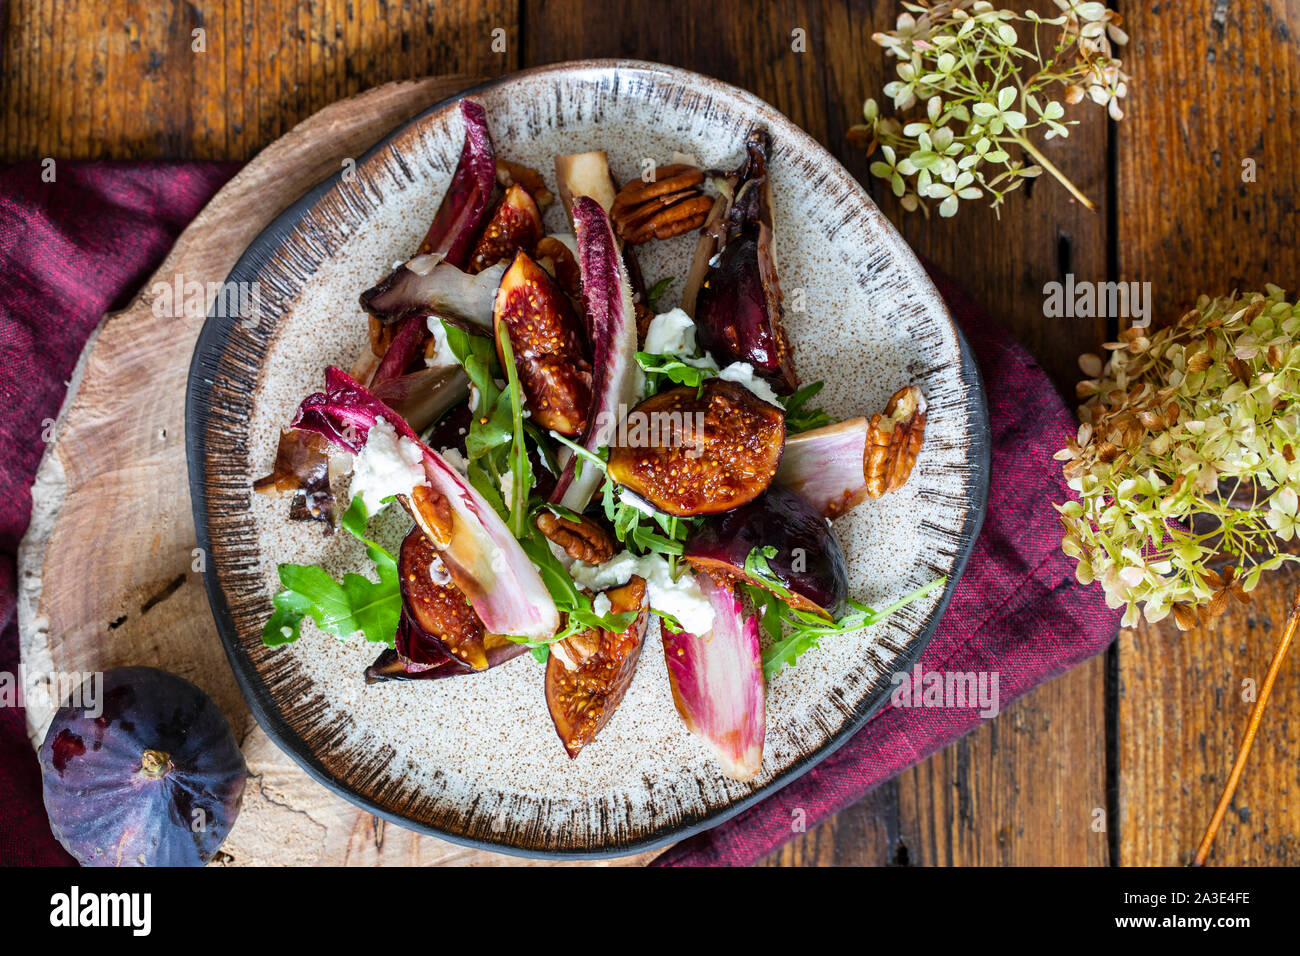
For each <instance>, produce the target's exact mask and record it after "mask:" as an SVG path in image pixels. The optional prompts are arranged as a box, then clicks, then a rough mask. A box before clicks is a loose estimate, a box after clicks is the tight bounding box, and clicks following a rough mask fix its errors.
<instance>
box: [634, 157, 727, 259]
mask: <svg viewBox="0 0 1300 956" xmlns="http://www.w3.org/2000/svg"><path fill="white" fill-rule="evenodd" d="M703 181H704V171H703V170H702V169H700V168H699V167H698V166H688V165H686V164H684V163H673V164H672V165H669V166H661V167H659V168H658V169H657V170H656V175H655V178H654V179H653V180H651V181H649V182H646V181H645V180H642V179H634V180H632V181H631V182H630V183H628V184H627V185H626V186H624V187H623V188H622V189H620V190H619V192H618V195H617V196H615V197H614V204H613V205H612V206H611V207H610V210H609V216H610V219H611V220H612V221H613V223H614V229H615V231H617V232H618V236H619V238H620V239H622V240H623V241H624V242H626V243H629V244H631V245H634V246H635V245H640V244H641V243H643V242H649V241H650V240H651V239H671V238H672V237H673V236H680V235H681V234H682V233H685V232H690V231H691V230H693V229H699V228H700V227H701V226H703V225H704V220H705V219H707V218H708V215H709V211H710V210H711V209H712V208H713V199H712V198H710V197H709V196H706V195H705V194H704V191H703V190H702V189H701V188H700V184H701V183H702V182H703Z"/></svg>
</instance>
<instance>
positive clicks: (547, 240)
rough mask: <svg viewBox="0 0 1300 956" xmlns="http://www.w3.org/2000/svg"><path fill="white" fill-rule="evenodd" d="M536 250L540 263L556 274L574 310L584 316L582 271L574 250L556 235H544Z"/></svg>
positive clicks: (552, 273)
mask: <svg viewBox="0 0 1300 956" xmlns="http://www.w3.org/2000/svg"><path fill="white" fill-rule="evenodd" d="M535 251H536V253H537V262H538V265H540V266H541V267H542V268H543V269H545V270H546V271H547V272H549V273H550V274H551V275H553V276H555V281H556V282H558V283H559V284H560V288H561V289H563V290H564V294H565V295H567V296H568V297H569V304H570V305H572V306H573V311H574V312H575V313H577V315H578V317H579V318H582V317H583V316H584V314H585V312H586V310H585V308H584V307H583V304H582V271H581V270H580V269H579V268H578V260H577V259H576V258H575V257H574V255H573V250H572V249H570V248H569V247H568V245H566V244H565V243H564V242H563V241H562V240H560V239H557V238H556V237H555V236H543V237H542V238H541V239H539V240H538V241H537V246H536V249H535Z"/></svg>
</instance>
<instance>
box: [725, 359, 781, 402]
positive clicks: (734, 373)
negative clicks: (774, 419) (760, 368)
mask: <svg viewBox="0 0 1300 956" xmlns="http://www.w3.org/2000/svg"><path fill="white" fill-rule="evenodd" d="M718 378H721V379H726V380H727V381H728V382H735V383H736V384H737V385H743V386H745V388H747V389H749V390H750V391H751V392H753V393H754V394H755V395H757V396H758V397H759V398H761V399H762V400H763V401H765V402H769V403H771V404H773V405H775V406H777V407H778V408H780V407H781V403H780V401H779V400H778V399H777V397H776V392H774V391H772V386H771V385H768V384H767V382H765V381H763V380H762V379H761V378H759V377H758V376H757V375H755V374H754V366H752V365H750V364H749V363H748V362H732V363H731V364H730V365H728V366H727V367H726V368H724V369H723V370H722V371H721V372H719V373H718Z"/></svg>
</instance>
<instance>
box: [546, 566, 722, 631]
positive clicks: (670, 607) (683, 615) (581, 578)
mask: <svg viewBox="0 0 1300 956" xmlns="http://www.w3.org/2000/svg"><path fill="white" fill-rule="evenodd" d="M569 571H570V573H571V574H572V575H573V580H574V582H575V583H577V584H579V585H581V586H582V587H585V588H587V589H588V590H589V591H604V590H607V589H609V588H615V587H619V586H620V585H623V584H627V582H628V581H629V580H631V578H632V576H633V575H634V574H635V575H639V576H641V577H642V578H645V582H646V590H647V591H648V592H649V595H650V606H651V607H652V608H654V609H655V610H656V611H662V612H663V613H665V614H671V615H672V616H673V617H675V618H676V619H677V620H678V621H680V622H681V625H682V627H684V628H685V629H686V630H688V631H690V632H691V633H692V634H707V633H708V632H709V631H711V630H712V629H713V605H711V604H710V603H709V600H708V598H706V597H705V596H704V592H703V591H701V590H700V586H699V584H697V583H696V581H695V576H694V575H693V574H691V573H690V572H684V573H683V574H682V576H681V577H680V578H678V579H677V580H676V581H674V580H673V576H672V574H671V572H670V571H669V570H668V560H667V559H666V558H665V557H664V556H663V555H661V554H647V555H645V556H644V557H637V556H636V555H634V554H632V553H631V552H630V551H620V552H619V553H618V554H616V555H614V557H612V558H610V559H609V560H608V561H606V562H605V563H604V564H597V565H594V566H593V565H589V564H583V563H582V562H581V561H577V562H574V564H573V566H572V567H571V568H570V569H569Z"/></svg>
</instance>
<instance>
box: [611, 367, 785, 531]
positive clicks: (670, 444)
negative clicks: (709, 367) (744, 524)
mask: <svg viewBox="0 0 1300 956" xmlns="http://www.w3.org/2000/svg"><path fill="white" fill-rule="evenodd" d="M617 441H618V443H617V444H615V445H613V446H611V448H610V451H609V473H610V475H611V476H612V477H613V478H614V480H615V481H617V482H618V483H619V484H621V485H623V486H624V487H626V488H628V489H630V490H631V491H633V492H635V493H636V494H638V495H640V496H641V497H642V498H645V499H646V500H647V501H649V502H650V503H651V504H653V505H654V506H655V507H657V508H659V509H660V510H661V511H666V512H668V514H671V515H677V516H678V517H690V516H692V515H707V514H717V513H719V512H722V511H730V510H731V509H732V508H739V507H740V506H741V505H743V504H746V503H747V502H750V501H753V500H754V499H755V498H757V497H758V496H759V495H761V494H762V493H763V492H764V491H765V490H766V489H767V486H768V485H770V484H771V483H772V478H773V476H774V475H776V469H777V465H778V464H779V463H780V461H781V449H782V447H783V446H784V444H785V414H784V412H783V411H782V410H781V409H780V408H777V407H776V406H775V405H769V404H768V403H767V402H765V401H763V400H762V399H761V398H759V397H758V396H757V395H755V394H754V393H753V392H751V391H750V390H749V389H747V388H745V387H744V386H743V385H738V384H736V383H735V382H729V381H725V380H723V379H720V378H712V379H709V380H707V381H706V382H705V383H704V385H703V386H702V388H699V389H696V388H693V387H690V386H681V387H679V388H673V389H669V390H668V391H665V392H660V393H659V394H658V395H653V396H651V397H650V398H648V399H646V400H645V401H644V402H642V403H641V404H640V405H638V406H637V407H636V408H634V409H632V411H631V412H629V413H628V415H627V417H626V418H625V419H624V420H623V422H622V423H621V425H620V426H619V432H618V435H617Z"/></svg>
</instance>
